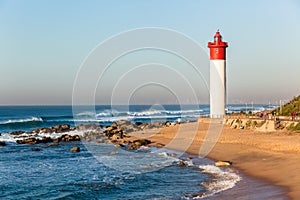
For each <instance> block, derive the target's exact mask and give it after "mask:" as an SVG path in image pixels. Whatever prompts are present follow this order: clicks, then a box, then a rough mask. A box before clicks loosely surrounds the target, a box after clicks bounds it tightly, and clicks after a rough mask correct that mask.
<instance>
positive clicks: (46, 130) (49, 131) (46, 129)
mask: <svg viewBox="0 0 300 200" xmlns="http://www.w3.org/2000/svg"><path fill="white" fill-rule="evenodd" d="M40 132H42V133H52V132H53V131H52V129H51V128H41V129H40Z"/></svg>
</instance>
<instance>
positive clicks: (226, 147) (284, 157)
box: [133, 119, 300, 199]
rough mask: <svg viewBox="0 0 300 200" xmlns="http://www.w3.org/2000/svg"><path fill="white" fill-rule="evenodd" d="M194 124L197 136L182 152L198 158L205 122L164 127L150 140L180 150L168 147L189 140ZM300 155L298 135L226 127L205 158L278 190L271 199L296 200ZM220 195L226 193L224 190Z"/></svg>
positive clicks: (151, 136) (299, 191)
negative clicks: (225, 162)
mask: <svg viewBox="0 0 300 200" xmlns="http://www.w3.org/2000/svg"><path fill="white" fill-rule="evenodd" d="M195 123H196V124H198V125H199V126H198V129H197V133H196V135H195V137H194V138H193V140H192V143H191V144H190V146H189V148H188V149H186V151H185V152H187V153H189V154H193V155H199V147H201V144H202V143H203V141H204V136H205V134H206V131H207V129H208V125H209V122H208V120H202V119H201V120H199V122H192V123H184V124H181V125H180V126H179V125H175V126H170V127H166V128H163V129H161V130H160V131H159V133H157V134H153V133H150V137H149V139H150V140H151V141H154V143H156V144H154V145H157V144H164V145H167V146H166V148H170V147H171V149H174V150H178V151H182V150H183V149H181V147H179V146H178V147H176V146H175V145H174V146H168V144H170V143H174V142H175V143H176V140H178V141H177V142H179V143H182V142H184V139H187V137H189V136H188V135H189V131H191V129H192V128H193V126H195ZM179 127H180V129H182V128H183V129H185V130H182V131H180V133H179V134H184V135H179V136H178V134H177V135H176V133H177V132H178V130H179ZM133 135H134V136H135V137H145V136H146V135H147V134H145V133H143V134H142V135H140V134H139V133H134V134H133ZM174 138H175V139H174ZM190 139H191V138H190ZM175 143H174V144H175ZM157 146H162V145H157ZM299 153H300V136H299V135H297V134H288V133H287V132H274V133H261V132H256V131H252V130H238V129H231V128H229V126H228V125H224V127H223V130H222V133H221V135H220V137H219V139H218V142H217V143H216V145H215V146H214V147H213V149H212V151H211V152H210V153H209V154H208V155H207V156H206V157H207V158H210V159H212V160H229V161H232V162H233V166H232V167H233V168H236V169H238V170H240V171H241V172H242V174H245V175H246V176H249V177H250V179H255V180H257V181H261V182H263V183H265V185H268V184H269V185H271V186H274V188H278V189H279V190H281V194H276V195H277V196H274V197H277V198H280V199H282V198H284V197H286V198H290V199H297V197H299V196H300V174H299V173H297V172H300V164H299V163H300V156H299ZM252 177H253V178H252ZM274 188H273V189H274ZM266 192H267V191H266ZM222 193H224V194H225V193H226V191H224V192H222ZM278 195H279V196H278Z"/></svg>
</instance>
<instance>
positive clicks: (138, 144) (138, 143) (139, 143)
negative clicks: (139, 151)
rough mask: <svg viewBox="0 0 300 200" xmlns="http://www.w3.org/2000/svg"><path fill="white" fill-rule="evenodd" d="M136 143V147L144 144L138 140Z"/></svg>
mask: <svg viewBox="0 0 300 200" xmlns="http://www.w3.org/2000/svg"><path fill="white" fill-rule="evenodd" d="M134 145H135V146H136V147H140V146H142V143H141V141H136V142H134Z"/></svg>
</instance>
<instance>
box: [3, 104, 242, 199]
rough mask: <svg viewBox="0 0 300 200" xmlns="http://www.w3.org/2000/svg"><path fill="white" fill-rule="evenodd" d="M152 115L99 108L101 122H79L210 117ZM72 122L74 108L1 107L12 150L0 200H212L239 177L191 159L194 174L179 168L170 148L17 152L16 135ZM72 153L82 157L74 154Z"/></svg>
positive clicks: (170, 111)
mask: <svg viewBox="0 0 300 200" xmlns="http://www.w3.org/2000/svg"><path fill="white" fill-rule="evenodd" d="M147 108H148V109H149V106H136V107H133V108H131V109H132V110H130V112H123V111H118V112H116V111H113V112H112V111H110V110H109V107H108V106H99V107H97V109H96V113H97V116H96V120H95V118H94V117H95V116H91V115H90V114H91V113H88V112H81V113H80V115H79V117H80V119H81V121H80V122H82V123H83V122H86V123H90V122H91V121H92V122H97V123H100V124H102V125H105V124H106V123H111V122H113V121H114V120H117V119H118V120H119V119H123V118H124V119H131V121H142V122H151V121H155V120H158V121H159V120H161V119H164V120H166V119H168V120H176V119H178V117H180V118H181V119H182V120H183V121H184V120H192V119H194V118H195V117H197V116H198V115H199V113H201V114H205V113H207V110H208V107H207V106H206V105H203V106H200V107H198V108H197V109H195V110H193V109H191V108H190V107H186V108H185V110H180V109H179V108H178V106H165V110H161V109H160V110H158V109H154V108H151V109H150V111H149V110H147ZM116 113H117V114H116ZM116 115H117V116H116ZM166 115H167V116H166ZM122 117H123V118H122ZM193 117H194V118H193ZM76 119H77V120H78V118H76ZM91 119H92V120H91ZM72 120H73V114H72V107H71V106H16V107H11V106H8V107H0V132H1V136H0V141H6V143H7V146H4V147H0V199H186V198H187V197H192V196H195V197H197V196H202V194H203V193H205V194H206V196H209V197H208V198H212V197H214V196H216V193H219V192H220V191H224V190H226V189H229V188H232V187H234V186H235V184H236V183H237V182H238V181H239V180H240V176H239V175H238V172H233V171H231V169H226V170H219V169H218V168H214V167H213V162H212V161H210V160H208V159H198V158H194V159H193V160H192V161H188V162H186V163H187V164H188V165H189V167H180V166H178V164H177V163H178V161H179V159H178V158H175V157H172V156H169V155H170V154H171V153H172V152H170V150H165V149H163V150H159V151H158V150H157V149H153V148H150V149H142V150H139V151H134V152H128V151H124V150H121V149H117V148H116V147H114V146H113V145H111V144H93V143H81V142H69V143H63V142H62V143H60V144H59V145H58V146H50V147H48V146H47V144H37V145H33V146H30V145H18V144H16V143H15V140H16V139H14V138H13V137H11V136H9V135H8V133H9V132H11V131H15V130H19V129H21V130H24V131H28V130H32V129H34V128H37V127H49V126H54V125H57V124H65V123H68V124H70V125H74V122H73V121H72ZM68 134H70V133H68ZM73 134H76V133H73ZM78 134H79V133H78ZM74 146H79V147H80V148H81V151H80V152H78V153H72V152H70V148H72V147H74ZM112 152H115V153H114V154H112ZM175 153H177V154H181V153H180V152H175ZM186 156H187V155H185V156H183V157H182V158H181V159H185V157H186ZM199 166H200V167H199ZM207 170H208V171H207ZM211 183H213V184H211ZM234 188H236V187H234ZM223 193H224V192H221V193H219V194H223ZM224 194H225V193H224Z"/></svg>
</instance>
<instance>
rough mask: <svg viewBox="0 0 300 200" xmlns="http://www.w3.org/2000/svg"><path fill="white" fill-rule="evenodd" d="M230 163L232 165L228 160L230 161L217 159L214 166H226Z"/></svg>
mask: <svg viewBox="0 0 300 200" xmlns="http://www.w3.org/2000/svg"><path fill="white" fill-rule="evenodd" d="M230 165H232V162H230V161H217V162H215V166H216V167H228V166H230Z"/></svg>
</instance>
